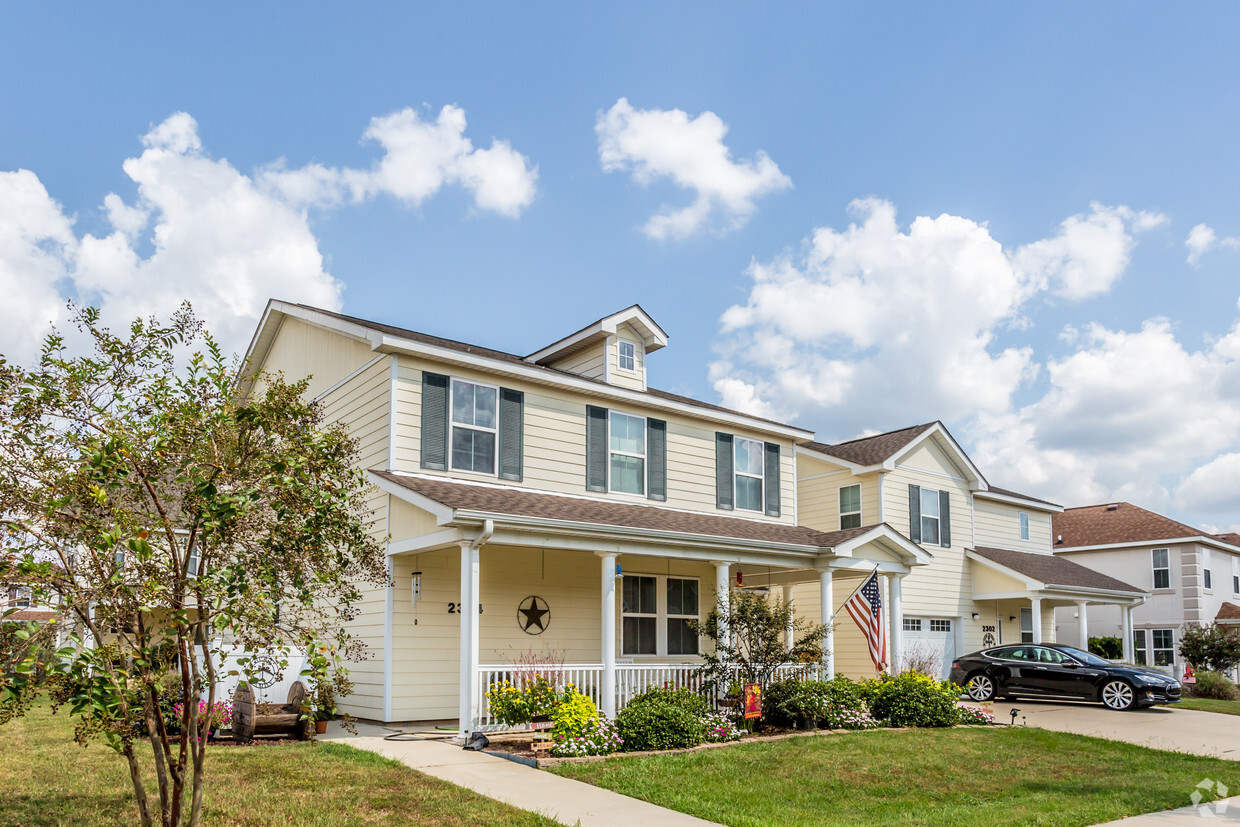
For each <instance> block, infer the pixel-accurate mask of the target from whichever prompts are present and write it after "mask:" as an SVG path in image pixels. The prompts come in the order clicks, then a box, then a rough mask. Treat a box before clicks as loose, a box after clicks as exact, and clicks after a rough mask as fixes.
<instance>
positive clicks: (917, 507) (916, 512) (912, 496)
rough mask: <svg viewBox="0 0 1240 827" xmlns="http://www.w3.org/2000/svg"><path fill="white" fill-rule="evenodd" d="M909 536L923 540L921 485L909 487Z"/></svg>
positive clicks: (913, 539)
mask: <svg viewBox="0 0 1240 827" xmlns="http://www.w3.org/2000/svg"><path fill="white" fill-rule="evenodd" d="M908 538H909V539H910V540H912V541H913V542H914V543H920V542H921V486H920V485H910V486H909V487H908Z"/></svg>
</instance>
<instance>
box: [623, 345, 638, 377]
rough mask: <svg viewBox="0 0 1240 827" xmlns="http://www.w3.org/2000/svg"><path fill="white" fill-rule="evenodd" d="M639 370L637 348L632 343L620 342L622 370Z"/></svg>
mask: <svg viewBox="0 0 1240 827" xmlns="http://www.w3.org/2000/svg"><path fill="white" fill-rule="evenodd" d="M636 369H637V346H636V345H634V344H633V343H632V342H624V341H622V342H620V370H636Z"/></svg>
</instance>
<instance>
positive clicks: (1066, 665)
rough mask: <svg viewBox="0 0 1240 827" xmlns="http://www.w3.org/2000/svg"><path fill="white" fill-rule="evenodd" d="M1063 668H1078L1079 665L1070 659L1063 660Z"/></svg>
mask: <svg viewBox="0 0 1240 827" xmlns="http://www.w3.org/2000/svg"><path fill="white" fill-rule="evenodd" d="M1063 668H1064V669H1080V668H1081V665H1080V664H1079V663H1077V662H1076V661H1074V660H1070V661H1065V662H1064V665H1063Z"/></svg>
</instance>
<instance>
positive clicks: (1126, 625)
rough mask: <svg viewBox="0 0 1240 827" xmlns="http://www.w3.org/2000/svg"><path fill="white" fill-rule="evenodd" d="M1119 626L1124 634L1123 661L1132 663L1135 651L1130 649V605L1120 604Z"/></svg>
mask: <svg viewBox="0 0 1240 827" xmlns="http://www.w3.org/2000/svg"><path fill="white" fill-rule="evenodd" d="M1119 616H1120V628H1122V629H1123V630H1124V631H1123V635H1124V663H1132V662H1133V658H1134V657H1135V653H1134V652H1133V651H1132V606H1120V608H1119Z"/></svg>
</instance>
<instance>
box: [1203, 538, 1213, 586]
mask: <svg viewBox="0 0 1240 827" xmlns="http://www.w3.org/2000/svg"><path fill="white" fill-rule="evenodd" d="M1201 584H1202V585H1203V586H1205V587H1206V588H1207V589H1212V588H1214V573H1213V571H1211V567H1210V549H1208V548H1203V549H1202V550H1201Z"/></svg>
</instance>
